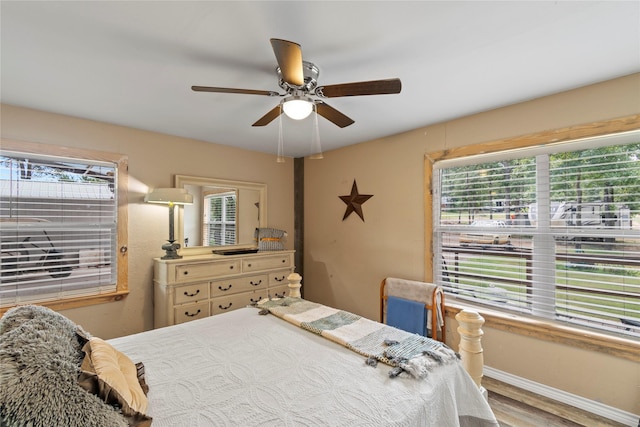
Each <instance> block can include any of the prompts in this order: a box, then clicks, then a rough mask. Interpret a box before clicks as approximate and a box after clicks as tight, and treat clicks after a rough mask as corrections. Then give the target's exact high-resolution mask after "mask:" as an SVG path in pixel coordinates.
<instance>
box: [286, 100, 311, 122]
mask: <svg viewBox="0 0 640 427" xmlns="http://www.w3.org/2000/svg"><path fill="white" fill-rule="evenodd" d="M282 110H283V111H284V113H285V114H286V115H287V116H289V117H291V118H292V119H294V120H302V119H304V118H306V117H308V116H309V114H311V111H313V103H312V102H311V101H310V100H309V99H307V98H304V97H300V96H292V97H291V98H289V99H288V100H286V101H284V103H283V104H282Z"/></svg>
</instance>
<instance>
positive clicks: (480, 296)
mask: <svg viewBox="0 0 640 427" xmlns="http://www.w3.org/2000/svg"><path fill="white" fill-rule="evenodd" d="M434 187H435V188H434V213H435V220H434V242H435V254H436V260H435V262H434V265H435V267H436V268H435V269H434V271H435V275H436V277H435V279H434V280H436V281H437V282H438V283H439V284H441V285H442V286H443V287H444V288H445V290H446V292H448V293H449V294H452V295H455V296H456V297H457V298H460V299H465V300H469V301H473V302H477V303H481V304H487V305H491V306H495V307H500V308H502V309H505V310H510V311H515V312H523V313H529V314H532V315H535V316H540V317H543V318H547V319H554V320H558V321H563V322H567V323H571V324H576V325H582V326H589V327H593V328H597V329H600V330H604V331H611V332H617V333H622V334H627V335H633V336H640V132H629V133H624V134H617V135H611V136H608V137H599V138H592V139H587V140H582V141H576V142H574V143H566V144H557V145H549V146H545V147H536V148H531V149H524V150H518V151H509V152H502V153H494V154H491V155H487V156H476V157H472V158H464V159H457V160H454V161H443V162H439V163H436V164H435V165H434Z"/></svg>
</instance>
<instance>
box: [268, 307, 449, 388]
mask: <svg viewBox="0 0 640 427" xmlns="http://www.w3.org/2000/svg"><path fill="white" fill-rule="evenodd" d="M257 306H258V307H259V308H261V309H263V311H264V310H268V312H269V313H271V314H273V315H275V316H277V317H279V318H281V319H284V320H286V321H288V322H290V323H292V324H294V325H296V326H299V327H301V328H303V329H306V330H308V331H310V332H313V333H315V334H318V335H321V336H323V337H325V338H327V339H329V340H331V341H334V342H336V343H338V344H341V345H343V346H345V347H347V348H349V349H351V350H353V351H355V352H356V353H358V354H361V355H363V356H365V357H366V358H367V364H369V365H372V366H375V365H376V363H377V362H378V361H379V362H382V363H385V364H387V365H389V366H391V367H392V368H393V369H391V371H390V372H389V376H390V377H396V376H398V375H400V374H401V373H402V372H406V373H407V374H409V375H410V376H411V377H413V378H416V379H424V378H426V377H427V375H428V373H429V372H430V371H431V370H433V369H434V368H436V367H437V366H440V365H443V364H447V363H454V362H458V361H459V358H460V357H459V355H458V354H457V353H456V352H454V351H453V350H452V349H451V348H449V347H448V346H447V345H445V344H444V343H441V342H439V341H436V340H433V339H431V338H427V337H423V336H421V335H417V334H412V333H409V332H406V331H403V330H401V329H397V328H394V327H392V326H389V325H385V324H383V323H379V322H375V321H373V320H370V319H366V318H364V317H361V316H358V315H356V314H353V313H349V312H347V311H343V310H338V309H335V308H331V307H327V306H325V305H322V304H317V303H314V302H311V301H306V300H303V299H301V298H290V297H286V298H280V299H271V300H263V301H260V302H259V303H258V305H257Z"/></svg>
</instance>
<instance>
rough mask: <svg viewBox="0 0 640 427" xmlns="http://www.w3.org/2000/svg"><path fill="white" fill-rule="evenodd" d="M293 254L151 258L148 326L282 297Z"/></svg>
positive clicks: (286, 284)
mask: <svg viewBox="0 0 640 427" xmlns="http://www.w3.org/2000/svg"><path fill="white" fill-rule="evenodd" d="M294 252H295V251H269V252H257V253H250V254H237V255H217V254H213V255H202V256H190V257H184V258H182V259H175V260H173V259H162V258H155V259H154V327H155V328H160V327H163V326H168V325H175V324H178V323H183V322H188V321H189V320H195V319H201V318H203V317H208V316H213V315H216V314H220V313H223V312H226V311H232V310H236V309H238V308H242V307H246V306H248V305H252V304H255V303H257V302H258V301H260V300H261V299H263V298H268V297H272V298H276V297H278V298H281V297H284V296H288V295H289V292H290V290H291V288H289V281H288V280H287V277H288V276H289V275H290V274H291V273H293V271H294V268H295V267H294V261H293V254H294Z"/></svg>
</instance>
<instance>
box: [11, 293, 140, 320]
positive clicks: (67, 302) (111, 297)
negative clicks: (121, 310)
mask: <svg viewBox="0 0 640 427" xmlns="http://www.w3.org/2000/svg"><path fill="white" fill-rule="evenodd" d="M128 294H129V291H128V290H125V291H119V292H113V293H110V294H103V295H89V296H84V297H77V298H69V299H64V300H57V301H42V302H35V301H34V302H33V303H25V304H35V305H41V306H44V307H49V308H50V309H52V310H56V311H59V310H68V309H71V308H78V307H87V306H90V305H96V304H104V303H107V302H115V301H122V300H123V299H125V297H126V296H127V295H128ZM18 305H24V304H18ZM13 307H16V306H7V307H0V317H1V316H2V315H3V314H4V313H6V312H7V310H9V309H11V308H13Z"/></svg>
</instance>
